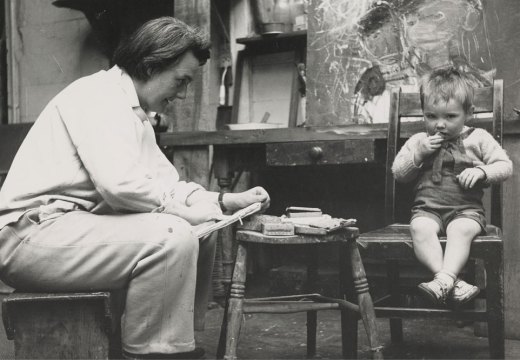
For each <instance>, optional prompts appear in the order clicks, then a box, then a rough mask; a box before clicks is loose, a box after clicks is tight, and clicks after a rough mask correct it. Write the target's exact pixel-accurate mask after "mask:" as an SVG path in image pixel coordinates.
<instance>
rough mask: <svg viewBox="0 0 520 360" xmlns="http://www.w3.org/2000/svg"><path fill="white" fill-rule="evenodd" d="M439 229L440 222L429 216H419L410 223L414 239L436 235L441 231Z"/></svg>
mask: <svg viewBox="0 0 520 360" xmlns="http://www.w3.org/2000/svg"><path fill="white" fill-rule="evenodd" d="M439 230H440V227H439V224H437V222H436V221H435V220H433V219H430V218H428V217H417V218H414V219H413V220H412V222H411V223H410V233H411V234H412V238H413V239H414V240H416V239H417V240H421V239H424V238H429V237H431V236H436V235H437V234H438V233H439Z"/></svg>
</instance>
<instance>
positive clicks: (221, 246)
mask: <svg viewBox="0 0 520 360" xmlns="http://www.w3.org/2000/svg"><path fill="white" fill-rule="evenodd" d="M228 156H229V154H228V151H227V150H226V149H220V148H218V147H215V150H214V159H213V163H214V169H215V177H216V178H217V182H218V186H219V188H220V191H221V192H224V193H226V192H230V191H231V183H232V179H233V175H232V172H231V170H230V166H229V159H228ZM217 251H218V254H217V259H216V260H220V261H219V262H220V263H218V264H217V263H215V266H217V267H219V268H220V271H219V272H217V273H218V274H219V276H218V278H217V279H215V284H214V291H213V296H214V298H215V301H217V302H219V303H220V304H222V303H223V299H224V298H225V296H226V294H227V293H228V292H229V285H230V284H231V276H232V273H233V263H234V261H233V227H232V226H227V227H225V228H223V229H221V230H219V237H218V244H217Z"/></svg>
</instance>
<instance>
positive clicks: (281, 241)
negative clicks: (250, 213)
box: [236, 227, 359, 245]
mask: <svg viewBox="0 0 520 360" xmlns="http://www.w3.org/2000/svg"><path fill="white" fill-rule="evenodd" d="M358 234H359V229H358V228H354V227H349V228H344V229H341V230H339V231H335V232H333V233H330V234H327V235H309V234H302V235H298V234H297V235H289V236H273V235H264V234H262V233H261V232H258V231H251V230H238V231H237V233H236V239H237V240H238V241H242V242H249V243H260V244H273V245H298V244H322V243H340V242H347V241H349V240H352V239H354V238H356V237H357V236H358Z"/></svg>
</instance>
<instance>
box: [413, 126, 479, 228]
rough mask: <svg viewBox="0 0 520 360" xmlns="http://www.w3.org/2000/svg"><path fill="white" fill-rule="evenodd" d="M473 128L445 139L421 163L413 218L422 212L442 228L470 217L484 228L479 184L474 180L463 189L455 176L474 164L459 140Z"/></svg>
mask: <svg viewBox="0 0 520 360" xmlns="http://www.w3.org/2000/svg"><path fill="white" fill-rule="evenodd" d="M473 130H474V129H470V130H469V131H467V132H465V133H464V134H462V135H461V136H459V137H458V138H457V139H455V140H452V141H449V142H446V143H444V144H443V145H442V148H441V149H440V150H439V151H438V152H437V153H436V154H435V155H434V156H432V157H431V158H430V159H429V160H427V161H426V162H425V163H424V164H423V169H422V172H421V174H420V175H419V179H418V182H417V185H416V187H415V201H414V204H413V207H412V220H413V219H414V218H416V217H423V216H425V217H428V218H431V219H432V220H434V221H436V222H437V223H438V224H439V226H440V229H441V231H443V232H445V231H446V227H447V226H448V224H449V223H450V222H451V221H452V220H454V219H456V218H469V219H473V220H475V221H476V222H477V223H479V224H480V226H481V228H482V229H483V230H484V229H485V227H486V218H485V215H484V208H483V205H482V196H483V194H484V190H483V186H482V184H481V183H480V182H477V184H475V185H474V186H473V188H470V189H464V188H462V186H461V185H460V184H459V181H458V179H457V177H456V176H457V175H459V174H460V173H461V172H462V171H463V170H464V169H466V168H472V167H474V165H473V160H472V159H471V158H470V157H469V156H468V155H466V151H465V149H464V144H463V142H462V140H463V139H464V138H466V137H467V136H468V135H469V134H471V132H472V131H473Z"/></svg>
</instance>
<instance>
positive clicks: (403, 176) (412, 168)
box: [392, 133, 441, 182]
mask: <svg viewBox="0 0 520 360" xmlns="http://www.w3.org/2000/svg"><path fill="white" fill-rule="evenodd" d="M431 138H432V137H428V136H427V135H426V133H419V134H415V135H413V136H412V137H411V138H410V139H408V140H407V141H406V143H405V144H404V145H403V147H402V148H401V150H399V153H398V154H397V156H396V157H395V159H394V163H393V165H392V172H393V173H394V177H395V179H396V181H399V182H409V181H412V180H413V179H415V178H416V177H417V175H418V174H419V171H420V169H421V167H422V162H423V161H424V160H425V159H426V158H427V157H428V156H429V155H431V153H433V152H435V151H436V149H437V148H438V147H440V142H441V140H439V141H438V143H439V144H438V146H437V144H436V143H437V139H436V138H434V139H433V141H434V142H435V145H431V144H430V139H431ZM425 146H426V147H428V146H430V147H431V146H433V147H431V149H428V150H424V148H425Z"/></svg>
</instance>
